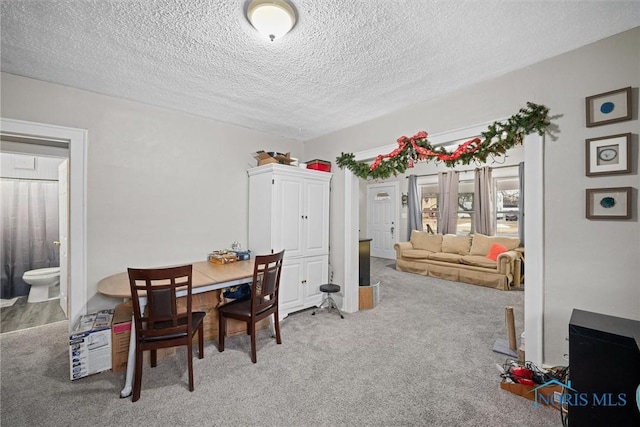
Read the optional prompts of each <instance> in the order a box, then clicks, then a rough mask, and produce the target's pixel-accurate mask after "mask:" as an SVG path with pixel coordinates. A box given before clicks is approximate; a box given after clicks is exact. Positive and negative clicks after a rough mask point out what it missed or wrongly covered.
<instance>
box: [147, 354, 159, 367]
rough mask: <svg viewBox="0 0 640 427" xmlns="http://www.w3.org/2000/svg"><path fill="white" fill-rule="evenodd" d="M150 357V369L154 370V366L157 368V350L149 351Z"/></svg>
mask: <svg viewBox="0 0 640 427" xmlns="http://www.w3.org/2000/svg"><path fill="white" fill-rule="evenodd" d="M150 352H151V355H150V356H151V357H150V358H149V359H150V362H151V367H152V368H155V367H156V366H158V351H157V350H151V351H150Z"/></svg>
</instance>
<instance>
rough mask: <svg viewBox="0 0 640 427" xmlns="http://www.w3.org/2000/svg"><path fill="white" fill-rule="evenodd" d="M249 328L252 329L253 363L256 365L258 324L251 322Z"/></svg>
mask: <svg viewBox="0 0 640 427" xmlns="http://www.w3.org/2000/svg"><path fill="white" fill-rule="evenodd" d="M249 328H250V329H251V361H252V362H253V363H256V362H257V361H258V357H257V355H256V323H255V322H253V321H251V322H249Z"/></svg>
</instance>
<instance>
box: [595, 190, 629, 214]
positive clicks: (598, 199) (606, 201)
mask: <svg viewBox="0 0 640 427" xmlns="http://www.w3.org/2000/svg"><path fill="white" fill-rule="evenodd" d="M629 218H631V187H617V188H587V219H629Z"/></svg>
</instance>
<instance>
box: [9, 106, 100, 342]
mask: <svg viewBox="0 0 640 427" xmlns="http://www.w3.org/2000/svg"><path fill="white" fill-rule="evenodd" d="M0 132H1V133H2V134H3V135H9V136H19V137H25V138H30V139H35V140H42V141H43V142H44V141H55V142H59V143H63V144H67V145H68V149H69V253H68V256H69V294H68V298H69V330H71V328H72V327H73V324H74V323H75V319H76V318H78V317H79V316H80V315H82V314H86V309H87V287H86V283H87V210H86V207H87V203H86V200H87V143H88V132H87V130H84V129H76V128H70V127H63V126H57V125H51V124H46V123H37V122H28V121H24V120H16V119H8V118H4V117H0Z"/></svg>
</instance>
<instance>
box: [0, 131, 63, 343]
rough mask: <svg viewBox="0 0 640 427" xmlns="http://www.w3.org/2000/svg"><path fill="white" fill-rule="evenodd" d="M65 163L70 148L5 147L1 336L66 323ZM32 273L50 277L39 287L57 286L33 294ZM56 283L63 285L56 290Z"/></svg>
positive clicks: (2, 154)
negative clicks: (61, 170)
mask: <svg viewBox="0 0 640 427" xmlns="http://www.w3.org/2000/svg"><path fill="white" fill-rule="evenodd" d="M67 157H68V149H66V148H64V149H62V148H57V147H50V146H47V145H36V144H29V145H27V144H25V143H16V142H10V141H4V140H3V141H2V146H1V147H0V159H1V161H2V174H1V177H0V185H1V186H2V192H1V194H0V195H1V196H2V197H1V198H2V202H1V203H0V204H1V206H2V215H1V216H2V217H1V219H0V223H1V224H2V235H3V246H2V251H1V253H2V288H1V291H2V299H1V300H0V304H1V306H2V316H1V319H0V331H1V332H11V331H15V330H20V329H26V328H30V327H34V326H40V325H44V324H48V323H52V322H56V321H60V320H65V319H66V308H67V307H66V298H64V299H63V298H60V296H61V295H66V294H67V289H66V285H67V281H66V280H63V279H64V278H65V277H66V276H64V275H63V274H58V273H57V271H56V270H57V269H59V270H60V271H62V270H64V272H65V273H66V271H67V269H66V268H64V267H65V266H66V264H65V262H64V261H65V260H64V257H63V255H64V253H65V248H64V247H63V245H61V243H60V241H61V240H63V239H64V237H63V235H64V228H65V227H63V223H65V225H66V222H65V218H67V217H68V203H67V199H66V197H63V199H62V200H61V199H60V195H61V194H60V189H64V187H65V186H64V183H61V182H60V176H59V166H60V165H61V164H65V163H68V159H67ZM61 184H62V185H61ZM63 196H66V192H65V193H64V194H63ZM60 213H63V215H60ZM34 270H36V271H39V272H41V273H43V274H44V276H43V277H47V279H42V278H41V279H38V281H43V280H46V281H50V282H51V284H52V285H53V286H48V285H47V284H44V285H40V286H38V287H37V288H35V289H34V286H35V283H33V282H32V281H31V280H28V279H26V278H23V276H24V275H25V274H26V273H27V272H32V273H29V274H30V275H31V274H34V272H33V271H34ZM54 272H55V274H54ZM45 273H46V274H45ZM58 279H59V282H60V283H58V284H55V281H56V280H58ZM63 302H64V304H65V305H64V306H63V305H62V304H63Z"/></svg>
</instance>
